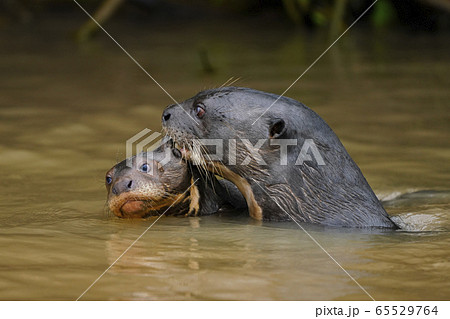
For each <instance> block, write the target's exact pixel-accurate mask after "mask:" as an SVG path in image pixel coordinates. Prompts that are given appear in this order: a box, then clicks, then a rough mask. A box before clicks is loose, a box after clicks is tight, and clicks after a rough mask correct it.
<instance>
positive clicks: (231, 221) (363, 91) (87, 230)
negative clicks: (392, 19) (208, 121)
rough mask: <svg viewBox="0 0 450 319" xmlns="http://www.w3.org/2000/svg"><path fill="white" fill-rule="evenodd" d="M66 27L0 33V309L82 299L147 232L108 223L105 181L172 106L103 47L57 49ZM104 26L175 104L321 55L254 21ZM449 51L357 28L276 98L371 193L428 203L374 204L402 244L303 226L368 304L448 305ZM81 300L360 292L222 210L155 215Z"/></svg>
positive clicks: (285, 74) (387, 236)
mask: <svg viewBox="0 0 450 319" xmlns="http://www.w3.org/2000/svg"><path fill="white" fill-rule="evenodd" d="M80 17H81V18H82V17H83V16H82V14H80V16H79V17H77V18H80ZM69 18H72V19H73V18H74V17H73V16H70V17H65V16H61V17H59V19H58V21H59V22H62V21H65V22H64V23H62V24H60V25H59V26H58V27H55V26H56V24H55V21H53V20H54V19H55V18H54V17H53V18H49V19H43V20H39V21H38V22H37V23H36V25H35V26H33V28H29V27H23V26H9V27H4V28H3V29H1V30H0V42H1V45H0V47H1V48H2V49H1V51H0V70H1V73H0V88H1V95H0V170H1V183H0V247H1V248H0V256H1V258H0V299H7V300H10V299H20V300H29V299H70V300H73V299H76V298H78V297H79V296H80V294H81V293H82V292H83V291H84V290H85V289H86V288H87V287H88V286H89V285H90V284H91V283H92V282H93V281H94V280H95V279H96V278H97V277H98V276H99V275H100V274H101V273H102V272H103V271H104V270H105V269H106V268H107V267H108V266H109V265H110V264H111V263H112V262H114V260H115V259H116V258H117V257H118V256H120V255H121V254H122V253H123V251H124V250H125V249H126V248H127V247H128V245H129V244H130V243H132V242H133V241H134V240H135V239H136V238H137V237H138V236H139V235H140V234H141V233H142V232H143V231H144V230H145V229H146V228H147V227H148V226H149V225H150V224H151V223H152V222H153V220H143V221H126V220H118V219H115V218H108V217H107V216H106V215H105V214H104V210H103V207H104V200H105V195H106V194H105V189H104V185H103V179H104V173H105V172H106V170H107V169H109V168H110V167H111V166H112V165H114V164H115V163H116V161H117V160H122V159H123V158H124V157H125V155H124V153H125V141H126V140H127V139H128V138H130V137H131V136H133V135H134V134H135V133H137V132H139V131H140V130H141V129H143V128H150V129H152V130H160V128H161V126H160V114H161V111H162V110H163V108H164V107H165V106H166V105H167V104H169V103H171V100H170V99H169V98H168V97H167V96H166V95H165V94H164V93H163V92H162V91H161V90H160V89H159V88H158V87H157V86H156V85H155V84H154V83H153V82H152V81H151V80H150V79H149V78H148V77H147V76H146V75H145V74H144V73H143V72H142V71H141V70H140V69H139V68H138V67H137V66H136V65H135V64H133V62H132V61H130V59H129V58H128V57H126V56H125V55H124V54H123V52H121V51H120V49H119V48H118V47H117V46H116V45H115V44H114V43H112V42H111V41H110V40H109V39H107V38H106V37H104V36H100V37H99V38H98V39H97V41H95V42H92V43H90V44H86V45H83V46H77V45H75V44H74V43H73V42H71V41H70V39H68V37H67V35H68V32H69V31H70V30H71V29H72V28H73V26H75V25H76V24H77V23H78V22H81V21H82V20H78V22H77V20H75V21H72V22H70V23H69V22H68V21H70V19H69ZM52 19H53V20H52ZM108 27H109V30H110V31H111V33H112V34H114V35H117V39H118V40H119V41H120V42H121V43H122V44H123V46H124V47H126V48H127V49H128V50H129V51H130V53H131V54H132V55H134V56H135V57H136V59H137V60H138V61H140V62H141V63H142V65H143V66H144V67H145V68H146V69H147V70H148V71H149V72H150V73H151V74H152V75H153V76H154V77H155V78H156V79H158V81H160V83H161V84H162V85H163V86H164V87H165V88H166V89H167V90H168V91H169V92H170V93H171V94H172V95H173V96H174V97H175V98H176V99H178V100H183V99H185V98H187V97H190V96H192V95H193V94H195V93H196V92H197V91H199V90H201V89H203V88H208V87H214V86H218V85H220V84H222V83H223V82H225V81H226V80H227V79H228V78H229V77H231V76H235V77H241V78H242V79H241V80H240V81H239V82H238V83H237V84H238V85H240V86H248V87H253V88H256V89H261V90H266V91H270V92H275V93H281V92H283V90H284V89H285V88H286V87H287V86H288V85H289V84H290V83H291V82H292V81H293V80H294V79H295V78H296V77H297V76H298V75H299V74H300V73H301V72H303V71H304V70H305V68H306V67H307V66H308V65H309V64H310V63H311V62H312V61H314V59H315V58H316V57H317V56H318V55H319V54H320V53H321V52H322V51H323V50H324V49H325V48H326V46H327V44H326V43H327V42H326V37H322V36H320V35H301V34H298V32H297V33H296V32H293V31H289V32H287V31H283V30H278V29H276V28H274V29H272V28H269V27H261V26H256V25H252V24H251V23H247V24H244V25H237V24H231V22H230V23H228V24H227V23H215V24H213V25H212V26H211V25H210V26H208V27H207V28H205V27H203V26H201V25H199V26H196V25H189V24H183V25H177V26H174V25H172V26H170V27H164V26H160V27H158V26H152V25H145V24H144V25H141V26H140V27H136V26H133V24H131V25H128V26H124V25H121V24H119V21H117V22H116V23H113V24H110V25H109V26H108ZM244 31H245V32H244ZM181 32H182V36H181V37H180V34H181ZM219 34H220V36H219ZM449 39H450V38H449V37H448V36H445V35H439V36H435V35H414V36H411V35H410V36H408V35H404V34H395V33H392V32H391V33H390V34H372V33H370V32H366V33H359V32H358V30H357V29H355V30H353V31H352V32H350V33H349V34H348V35H346V36H345V37H344V38H343V39H342V41H341V42H339V44H338V45H337V46H336V47H334V48H333V49H332V50H331V51H330V52H329V54H327V55H326V56H325V57H324V58H323V59H322V60H321V61H320V62H319V63H318V64H317V65H316V66H314V67H313V68H312V69H311V70H310V72H308V73H307V74H306V75H305V76H304V78H303V79H302V80H301V81H300V82H299V83H298V84H297V85H296V86H295V87H293V88H292V90H291V91H289V93H288V94H287V95H288V96H290V97H293V98H296V99H298V100H301V101H302V102H304V103H305V104H307V105H308V106H310V107H312V108H313V109H314V110H315V111H317V112H318V113H319V114H320V115H321V116H322V117H324V118H325V120H326V121H327V122H328V123H329V124H330V125H331V126H332V128H333V129H334V130H335V131H336V133H337V134H338V135H339V136H340V138H341V139H342V141H343V143H344V144H345V146H346V147H347V149H348V151H349V153H350V154H351V155H352V157H353V158H354V159H355V161H356V162H357V163H358V164H359V165H360V167H361V169H362V171H363V172H364V174H365V176H366V178H367V179H368V181H369V183H370V184H371V185H372V187H373V188H374V190H375V192H376V193H377V194H378V195H379V196H380V198H384V199H392V198H396V197H397V196H399V195H401V194H405V193H410V192H414V191H421V190H427V191H428V192H422V193H419V194H416V195H410V196H406V198H400V199H397V200H394V201H391V202H389V203H388V205H387V209H388V211H389V212H390V213H391V214H392V215H396V216H398V218H401V219H402V220H403V224H404V226H405V227H406V229H407V230H408V231H387V232H381V231H368V230H349V229H329V228H328V229H327V228H323V227H317V226H305V227H306V229H307V230H308V231H309V232H310V234H311V235H312V236H313V237H314V238H315V239H316V240H317V241H318V242H320V243H321V245H322V246H323V247H324V248H325V249H326V250H327V251H328V252H329V253H330V254H331V255H332V256H333V257H334V258H335V259H336V260H337V261H338V262H339V263H340V264H341V265H342V266H343V267H344V268H345V269H346V270H347V271H348V272H349V273H350V274H351V275H352V276H353V277H354V278H355V279H356V280H357V281H358V282H359V283H360V284H361V285H362V286H363V287H364V288H365V289H366V290H367V291H368V292H369V293H370V294H371V295H372V296H373V297H374V298H375V299H377V300H391V299H401V300H415V299H447V300H448V299H449V297H450V284H449V282H450V275H449V274H450V259H449V243H450V236H449V231H450V218H449V216H450V191H449V190H450V170H449V160H450V148H449V146H450V142H449V120H450V119H449V104H448V103H449V102H448V101H449V98H450V94H449V91H448V88H449V85H450V81H449V77H448V70H449V69H450V61H449V59H448V56H449V52H450V51H449V44H450V41H449ZM200 47H206V48H207V49H208V51H209V54H210V59H211V61H212V64H213V66H214V67H215V68H216V70H217V72H216V73H215V74H214V75H211V76H204V75H202V74H201V69H200V63H199V59H198V49H199V48H200ZM83 299H101V300H116V299H120V300H122V299H139V300H141V299H188V300H192V299H194V300H197V299H208V300H209V299H214V300H216V299H239V300H242V299H272V300H285V299H290V300H291V299H294V300H311V299H319V300H322V299H337V300H342V299H361V300H366V299H369V297H368V296H367V295H366V294H365V293H364V292H363V291H362V290H361V289H360V288H359V287H358V286H357V285H356V284H355V283H354V282H353V281H352V280H351V279H350V278H349V277H348V276H347V275H346V274H345V273H344V272H343V271H342V270H341V269H340V268H339V267H338V266H337V265H336V264H335V263H334V262H333V261H332V260H331V259H330V258H329V257H328V256H327V255H326V254H325V253H324V252H323V251H322V250H321V249H320V248H319V247H318V246H317V245H316V244H315V243H314V242H312V241H311V239H310V238H309V237H308V236H307V235H306V234H305V233H304V232H303V231H302V230H300V229H299V228H298V227H297V226H295V225H293V224H290V223H264V224H262V225H259V224H257V223H255V222H252V221H251V220H250V219H247V218H244V217H241V218H237V219H236V218H233V217H232V216H229V215H226V216H211V217H204V218H170V217H167V218H162V219H161V220H159V221H158V222H157V223H156V224H155V225H154V227H153V228H151V229H150V230H149V231H148V232H147V233H146V234H145V235H144V236H143V237H142V238H141V240H139V241H138V242H137V243H136V245H135V246H134V247H133V248H132V249H130V250H129V251H128V252H127V253H126V254H125V255H124V256H123V258H122V259H120V261H118V262H117V264H116V265H114V266H113V267H112V268H111V269H110V270H109V271H108V272H107V273H106V275H104V276H103V277H102V279H101V280H100V281H98V282H97V283H96V284H95V285H94V286H93V288H92V289H91V290H90V291H89V292H87V293H86V295H84V296H83Z"/></svg>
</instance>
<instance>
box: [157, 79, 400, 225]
mask: <svg viewBox="0 0 450 319" xmlns="http://www.w3.org/2000/svg"><path fill="white" fill-rule="evenodd" d="M278 97H279V96H277V95H274V94H270V93H265V92H261V91H256V90H252V89H248V88H236V87H226V88H220V89H214V90H208V91H203V92H200V93H198V94H197V95H196V96H194V97H193V98H190V99H188V100H186V101H185V102H183V103H181V107H182V108H183V109H182V108H180V107H179V106H178V105H172V106H169V107H167V108H166V110H165V111H164V114H163V128H164V129H165V130H166V132H167V134H168V135H169V136H171V137H172V138H173V139H174V140H175V141H177V142H181V143H188V144H189V143H192V142H189V140H190V139H191V138H194V139H195V138H206V139H221V138H222V139H238V142H237V163H238V165H230V163H229V160H228V154H229V149H228V143H227V142H225V143H224V158H223V164H224V165H225V166H226V167H227V168H229V169H231V170H232V171H233V172H235V173H237V174H239V175H240V176H242V177H244V178H245V179H246V180H247V181H248V182H249V183H250V185H251V189H252V191H253V193H254V196H255V198H256V201H257V203H258V204H259V206H260V207H261V208H262V209H263V219H265V220H278V221H281V220H291V218H293V219H295V220H297V221H299V222H310V223H318V224H326V225H335V226H346V227H367V226H375V227H387V228H396V225H395V224H394V223H393V222H392V221H391V219H390V218H389V216H388V214H387V213H386V211H385V210H384V208H383V207H382V205H381V204H380V202H379V200H378V199H377V197H376V196H375V194H374V193H373V191H372V189H371V188H370V186H369V184H368V183H367V181H366V179H365V178H364V176H363V174H362V173H361V171H360V169H359V168H358V166H357V165H356V164H355V162H354V161H353V160H352V159H351V157H350V155H349V154H348V153H347V151H346V150H345V148H344V146H343V145H342V143H341V142H340V140H339V138H338V137H337V136H336V134H335V133H334V132H333V131H332V130H331V128H330V127H329V126H328V125H327V124H326V123H325V121H324V120H323V119H322V118H321V117H320V116H319V115H317V114H316V113H315V112H314V111H312V110H311V109H309V108H308V107H306V106H305V105H303V104H302V103H300V102H298V101H296V100H293V99H290V98H287V97H282V98H280V99H279V100H278V101H277V102H276V104H274V105H273V106H272V107H271V108H270V110H269V111H268V112H267V113H265V114H264V115H263V116H262V117H261V118H260V119H259V120H258V121H257V122H256V123H255V124H254V125H253V126H252V123H253V121H254V120H255V119H257V118H258V116H260V115H261V114H262V113H263V112H264V111H265V110H266V109H267V108H268V107H269V106H270V105H271V104H272V103H273V102H274V101H275V100H276V99H277V98H278ZM197 105H200V106H201V107H202V108H204V109H205V111H206V114H205V115H204V116H203V118H201V119H199V118H196V112H195V109H196V106H197ZM185 112H188V113H189V114H190V115H191V116H192V117H193V118H195V119H196V120H197V122H199V125H197V124H196V123H195V122H194V121H193V120H192V119H190V118H189V117H188V116H186V114H185ZM168 114H170V117H169V118H168V117H167V115H168ZM280 123H281V124H283V125H281V126H282V127H280ZM239 138H247V139H249V140H250V141H251V142H252V144H255V143H256V141H257V140H258V139H269V140H270V139H297V141H298V143H297V146H289V148H288V165H287V166H282V165H280V164H279V147H278V146H273V145H269V142H266V143H265V144H264V145H263V146H262V148H261V149H260V153H261V155H262V157H263V159H264V160H265V162H266V163H267V165H259V164H258V163H256V161H255V160H254V159H252V161H251V162H250V164H249V165H247V166H242V165H239V163H240V162H242V160H243V159H244V158H245V157H247V155H248V151H247V149H246V147H245V146H244V145H243V144H242V143H241V142H239ZM305 139H312V140H313V141H314V142H315V145H316V146H317V148H318V150H319V152H320V154H321V155H322V157H323V159H324V161H325V164H326V165H324V166H319V165H317V162H316V161H314V160H313V161H306V162H304V163H303V165H294V163H295V160H296V159H297V157H298V154H299V152H300V149H301V146H302V145H303V142H304V141H305ZM210 152H212V153H214V150H212V149H209V148H208V147H205V148H204V149H203V153H204V154H206V157H205V158H207V154H208V153H210ZM212 153H211V154H212ZM216 173H220V172H216ZM280 208H282V209H280Z"/></svg>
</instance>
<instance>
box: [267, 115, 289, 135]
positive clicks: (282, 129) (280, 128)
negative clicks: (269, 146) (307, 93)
mask: <svg viewBox="0 0 450 319" xmlns="http://www.w3.org/2000/svg"><path fill="white" fill-rule="evenodd" d="M284 133H286V123H285V122H284V120H283V119H273V120H272V121H271V123H270V125H269V138H280V137H281V136H283V134H284Z"/></svg>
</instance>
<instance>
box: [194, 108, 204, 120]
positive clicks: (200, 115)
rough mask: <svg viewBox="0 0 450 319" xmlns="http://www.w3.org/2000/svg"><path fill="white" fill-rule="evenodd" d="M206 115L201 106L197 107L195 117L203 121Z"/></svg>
mask: <svg viewBox="0 0 450 319" xmlns="http://www.w3.org/2000/svg"><path fill="white" fill-rule="evenodd" d="M205 113H206V111H205V109H204V108H203V107H201V106H200V105H197V106H196V107H195V115H197V117H198V118H199V119H201V118H202V117H203V116H204V115H205Z"/></svg>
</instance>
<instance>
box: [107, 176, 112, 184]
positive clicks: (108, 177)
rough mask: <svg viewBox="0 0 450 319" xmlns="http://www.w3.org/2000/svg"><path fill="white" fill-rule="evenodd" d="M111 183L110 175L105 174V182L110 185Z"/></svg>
mask: <svg viewBox="0 0 450 319" xmlns="http://www.w3.org/2000/svg"><path fill="white" fill-rule="evenodd" d="M111 183H112V177H111V176H106V184H108V185H110V184H111Z"/></svg>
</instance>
